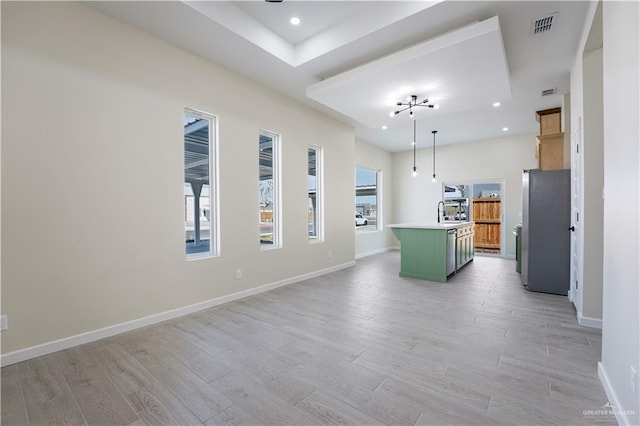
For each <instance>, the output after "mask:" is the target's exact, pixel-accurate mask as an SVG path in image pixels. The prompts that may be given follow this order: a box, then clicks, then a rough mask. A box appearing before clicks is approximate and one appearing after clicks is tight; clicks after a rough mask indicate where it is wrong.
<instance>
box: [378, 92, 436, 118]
mask: <svg viewBox="0 0 640 426" xmlns="http://www.w3.org/2000/svg"><path fill="white" fill-rule="evenodd" d="M396 106H398V107H404V108H400V109H398V110H396V111H391V112H390V113H389V116H390V117H395V116H396V115H398V114H400V113H401V112H404V111H406V110H409V117H411V118H413V110H414V109H417V108H418V107H426V108H435V105H434V104H432V103H429V98H424V99H423V100H421V101H420V102H418V96H417V95H411V96H409V97H408V98H407V101H406V102H397V103H396Z"/></svg>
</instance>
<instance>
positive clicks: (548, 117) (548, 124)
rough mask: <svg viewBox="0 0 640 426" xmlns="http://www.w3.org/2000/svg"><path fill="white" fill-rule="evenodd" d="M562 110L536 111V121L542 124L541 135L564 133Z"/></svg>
mask: <svg viewBox="0 0 640 426" xmlns="http://www.w3.org/2000/svg"><path fill="white" fill-rule="evenodd" d="M561 111H562V110H561V109H560V108H551V109H544V110H542V111H536V121H537V122H538V123H540V135H541V136H546V135H555V134H557V133H560V132H561V131H562V121H561V119H560V113H561Z"/></svg>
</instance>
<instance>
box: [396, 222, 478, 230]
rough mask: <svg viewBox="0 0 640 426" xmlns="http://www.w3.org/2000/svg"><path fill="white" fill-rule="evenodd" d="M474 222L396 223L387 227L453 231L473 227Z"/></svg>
mask: <svg viewBox="0 0 640 426" xmlns="http://www.w3.org/2000/svg"><path fill="white" fill-rule="evenodd" d="M472 224H473V222H469V221H455V222H440V223H438V222H436V221H431V222H414V223H394V224H392V225H387V226H388V227H389V228H410V229H453V228H459V227H461V226H465V225H472Z"/></svg>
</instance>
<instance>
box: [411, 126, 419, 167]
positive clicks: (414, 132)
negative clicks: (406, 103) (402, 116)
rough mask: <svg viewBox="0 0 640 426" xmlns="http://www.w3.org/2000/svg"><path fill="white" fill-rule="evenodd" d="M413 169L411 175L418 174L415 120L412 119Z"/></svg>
mask: <svg viewBox="0 0 640 426" xmlns="http://www.w3.org/2000/svg"><path fill="white" fill-rule="evenodd" d="M412 145H413V171H412V172H411V176H412V177H416V176H418V169H416V146H417V145H418V144H417V143H416V120H413V142H412Z"/></svg>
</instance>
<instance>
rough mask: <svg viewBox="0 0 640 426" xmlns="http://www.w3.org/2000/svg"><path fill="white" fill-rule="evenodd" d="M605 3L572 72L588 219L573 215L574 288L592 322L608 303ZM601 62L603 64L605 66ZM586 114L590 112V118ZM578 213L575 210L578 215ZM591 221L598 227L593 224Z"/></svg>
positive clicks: (575, 138) (584, 319)
mask: <svg viewBox="0 0 640 426" xmlns="http://www.w3.org/2000/svg"><path fill="white" fill-rule="evenodd" d="M601 8H602V6H601V5H599V3H598V2H592V3H590V4H589V8H588V10H587V17H586V19H585V25H584V28H583V31H582V35H581V37H580V42H579V45H578V50H577V52H576V56H575V59H574V61H573V64H572V67H571V73H570V75H571V80H570V81H571V83H570V84H571V129H572V130H571V163H572V165H573V164H577V165H578V167H577V168H574V167H573V166H572V171H571V178H572V193H574V192H576V191H577V192H578V193H579V203H578V212H579V214H580V216H581V218H582V220H580V221H578V222H576V221H575V218H572V224H573V225H574V226H575V227H576V231H575V232H576V235H577V240H578V245H577V247H575V249H574V250H575V251H576V253H575V255H576V256H577V268H576V270H575V271H574V268H573V267H572V268H571V274H572V275H571V283H572V287H571V288H572V291H573V303H574V305H575V307H576V311H577V312H576V315H577V317H578V320H579V321H580V322H581V323H583V324H588V325H591V326H599V325H601V322H600V321H601V319H602V315H601V308H600V309H598V308H597V307H598V306H599V305H600V306H601V305H602V262H603V261H602V224H598V221H600V222H602V218H603V216H602V187H603V179H604V177H603V174H604V162H603V159H602V150H603V148H602V144H603V136H602V134H603V130H602V125H603V121H602V105H601V104H602V102H601V99H602V75H601V74H602V65H601V60H600V63H598V58H601V57H599V56H598V54H595V56H594V55H592V53H593V52H594V51H597V50H600V49H601V46H602V41H601V38H602V35H601V28H602V10H601ZM585 58H586V61H585ZM585 63H586V69H585ZM598 67H600V69H599V70H598ZM585 74H586V80H585ZM585 92H586V93H585ZM588 102H591V103H592V102H599V103H600V105H593V104H590V105H586V104H587V103H588ZM585 105H586V108H585ZM585 114H588V117H587V115H585ZM578 144H579V145H580V150H579V154H578V150H577V148H576V145H578ZM576 162H577V163H576ZM588 175H590V176H588ZM576 186H577V189H576ZM572 203H573V201H572ZM598 203H599V204H598ZM575 213H576V212H573V213H572V215H574V214H575ZM588 224H590V225H592V226H594V227H595V228H594V229H590V228H589V229H588V228H587V225H588ZM585 251H586V253H585ZM573 254H574V253H572V256H573ZM576 281H578V288H577V289H576V288H575V282H576ZM585 306H587V308H586V309H587V312H588V313H585Z"/></svg>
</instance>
